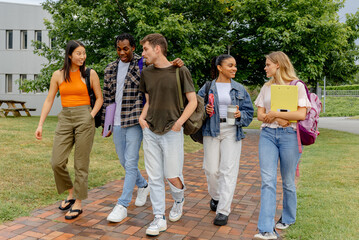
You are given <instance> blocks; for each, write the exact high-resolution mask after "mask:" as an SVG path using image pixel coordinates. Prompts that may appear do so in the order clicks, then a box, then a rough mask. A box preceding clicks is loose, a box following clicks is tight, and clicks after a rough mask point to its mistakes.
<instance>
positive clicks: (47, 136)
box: [0, 117, 202, 223]
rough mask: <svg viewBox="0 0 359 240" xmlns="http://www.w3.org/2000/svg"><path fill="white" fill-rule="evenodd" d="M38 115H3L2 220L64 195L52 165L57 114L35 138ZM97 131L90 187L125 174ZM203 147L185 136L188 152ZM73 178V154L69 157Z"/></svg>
mask: <svg viewBox="0 0 359 240" xmlns="http://www.w3.org/2000/svg"><path fill="white" fill-rule="evenodd" d="M38 121H39V117H19V118H14V117H8V118H0V136H1V137H0V146H1V149H0V151H1V154H0V176H1V178H0V202H1V204H0V223H1V222H3V221H8V220H13V219H14V218H16V217H19V216H26V215H29V214H30V212H31V211H32V210H34V209H36V208H39V207H41V206H47V205H49V204H53V203H54V202H56V201H58V200H60V199H62V198H64V197H65V195H64V194H63V195H62V196H59V195H58V194H57V192H56V189H55V183H54V177H53V172H52V169H51V165H50V159H51V153H52V143H53V137H54V131H55V127H56V123H57V118H56V117H48V118H47V119H46V122H45V125H44V127H43V140H42V141H38V140H36V139H35V135H34V133H35V130H36V127H37V124H38ZM100 132H101V129H97V130H96V135H95V141H94V145H93V148H92V152H91V157H90V159H91V161H90V172H89V188H94V187H98V186H102V185H104V184H106V183H107V182H110V181H112V180H117V179H120V178H122V177H123V176H124V170H123V168H122V166H121V165H120V163H119V161H118V157H117V154H116V151H115V145H114V143H113V141H112V137H109V138H102V137H101V136H100ZM201 148H202V145H201V144H198V143H194V142H193V141H192V140H191V139H190V138H189V137H188V136H185V146H184V149H185V152H194V151H197V150H199V149H201ZM68 166H69V171H70V173H71V176H72V177H73V174H74V171H73V167H72V166H73V153H71V155H70V158H69V163H68ZM139 168H140V169H144V163H143V150H142V148H141V150H140V163H139Z"/></svg>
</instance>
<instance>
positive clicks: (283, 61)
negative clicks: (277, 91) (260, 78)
mask: <svg viewBox="0 0 359 240" xmlns="http://www.w3.org/2000/svg"><path fill="white" fill-rule="evenodd" d="M266 59H268V60H270V61H271V62H273V63H274V64H278V65H279V68H278V69H277V72H276V74H275V75H274V76H273V77H271V78H270V80H269V81H268V82H267V83H266V85H268V86H270V85H272V84H274V83H276V84H281V85H283V84H285V81H292V80H296V79H298V77H297V75H296V74H295V69H294V67H293V64H292V63H291V61H290V59H289V57H288V56H287V55H286V54H285V53H284V52H282V51H277V52H272V53H270V54H268V55H266Z"/></svg>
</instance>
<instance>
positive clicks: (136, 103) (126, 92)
mask: <svg viewBox="0 0 359 240" xmlns="http://www.w3.org/2000/svg"><path fill="white" fill-rule="evenodd" d="M140 59H141V57H140V56H139V55H137V54H136V53H134V54H133V59H132V60H131V62H130V65H129V67H128V71H127V75H126V77H125V84H124V87H123V96H122V109H121V127H123V128H125V127H131V126H133V125H136V124H139V123H138V118H139V117H140V115H141V112H142V107H143V104H142V102H143V100H142V99H143V95H142V93H141V92H140V91H139V87H140V79H141V75H140V68H139V66H138V61H139V60H140ZM119 61H120V60H119V59H117V60H116V61H114V62H111V63H109V64H108V65H107V67H106V68H105V76H104V84H103V108H102V117H101V126H102V127H103V126H104V122H105V111H106V107H107V106H108V105H110V104H111V103H114V102H115V98H116V83H117V69H118V63H119Z"/></svg>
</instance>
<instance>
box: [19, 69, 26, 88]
mask: <svg viewBox="0 0 359 240" xmlns="http://www.w3.org/2000/svg"><path fill="white" fill-rule="evenodd" d="M26 78H27V76H26V74H20V80H19V93H22V90H21V86H22V84H23V82H24V80H25V79H26Z"/></svg>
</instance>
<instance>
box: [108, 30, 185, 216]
mask: <svg viewBox="0 0 359 240" xmlns="http://www.w3.org/2000/svg"><path fill="white" fill-rule="evenodd" d="M115 47H116V50H117V55H118V59H117V60H116V61H114V62H111V63H109V64H108V65H107V67H106V69H105V75H104V86H103V99H104V103H103V110H102V127H104V121H105V109H106V107H107V106H109V105H110V104H112V103H116V111H115V117H114V127H113V141H114V143H115V148H116V153H117V155H118V158H119V159H120V163H121V165H122V166H123V168H124V169H125V171H126V173H125V174H126V175H125V181H124V185H123V190H122V195H121V196H120V198H119V199H118V201H117V204H116V206H115V207H114V208H113V210H112V212H111V213H110V214H109V215H108V217H107V220H108V221H110V222H121V221H122V220H123V219H125V218H126V217H127V207H128V205H129V203H130V202H131V199H132V192H133V189H134V187H135V185H137V187H138V190H137V198H136V201H135V205H136V206H143V205H144V204H145V203H146V200H147V196H148V194H149V191H150V189H149V187H148V183H147V181H146V180H145V179H144V177H143V176H142V175H141V173H140V171H139V170H138V160H139V150H140V147H141V142H142V129H141V126H140V125H139V122H138V119H139V117H140V115H141V111H142V107H143V95H142V93H141V92H140V91H139V86H140V79H141V77H140V75H141V71H142V66H143V65H144V63H143V58H141V57H140V56H139V55H137V54H136V53H134V50H135V48H136V45H135V40H134V38H133V36H132V35H130V34H128V33H123V34H120V35H119V36H118V37H117V38H116V42H115ZM173 64H174V65H177V66H179V67H180V66H183V62H182V60H180V59H176V60H174V61H173ZM110 135H111V132H109V134H108V135H107V137H109V136H110Z"/></svg>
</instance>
